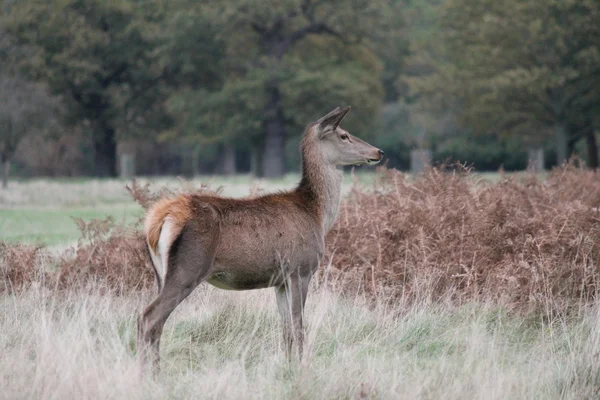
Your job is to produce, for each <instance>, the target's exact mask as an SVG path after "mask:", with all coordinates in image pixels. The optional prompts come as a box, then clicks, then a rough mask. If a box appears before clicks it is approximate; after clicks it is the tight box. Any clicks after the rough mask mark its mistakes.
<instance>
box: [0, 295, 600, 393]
mask: <svg viewBox="0 0 600 400" xmlns="http://www.w3.org/2000/svg"><path fill="white" fill-rule="evenodd" d="M149 298H150V294H149V293H143V294H139V295H135V296H128V297H116V296H111V295H100V294H99V291H98V290H96V289H89V290H87V291H85V292H69V293H62V294H60V295H57V294H51V293H47V292H43V291H39V290H36V289H31V290H29V291H27V292H24V293H22V294H20V295H18V296H2V297H0V310H1V311H0V330H1V331H2V335H0V349H1V353H2V359H3V362H2V364H1V365H2V367H0V386H1V387H2V392H1V393H0V397H2V398H10V399H20V398H22V399H31V398H45V399H46V398H65V399H67V398H73V399H75V398H77V399H79V398H103V399H111V398H115V399H121V398H131V399H142V398H143V399H154V398H156V399H165V398H177V399H180V398H183V399H184V398H198V397H200V398H303V399H354V398H381V399H386V398H408V399H412V398H420V399H440V398H443V399H465V398H469V399H508V398H510V399H532V398H539V399H542V398H543V399H557V398H565V399H576V398H593V397H595V396H596V395H597V393H598V392H597V390H598V386H597V384H598V383H600V382H598V373H597V360H596V357H597V352H598V351H599V350H600V347H599V344H598V334H600V330H599V329H600V324H599V318H598V317H599V316H600V314H599V309H598V308H596V307H590V308H585V309H583V308H582V309H581V312H580V314H579V315H578V316H577V317H574V318H573V319H572V320H566V319H554V320H551V321H546V320H544V319H542V318H536V317H519V316H517V315H514V314H512V313H509V312H507V311H506V310H504V309H503V308H501V307H499V306H494V305H485V304H469V305H466V306H463V307H460V308H449V307H445V306H433V305H425V304H422V305H413V306H411V307H406V305H403V304H398V303H396V304H392V305H390V304H389V303H385V302H378V303H377V304H375V305H373V304H367V303H366V302H365V301H364V300H363V299H361V298H352V299H347V298H346V299H343V298H340V297H338V296H337V295H335V294H333V293H331V292H329V291H328V290H326V289H324V288H313V289H312V291H311V294H310V296H309V298H308V303H307V311H306V317H307V324H308V327H307V348H306V354H305V358H304V360H303V362H302V363H301V364H298V363H292V364H288V363H287V361H286V360H285V357H284V355H283V351H282V349H281V348H280V341H281V338H280V336H281V332H280V326H279V324H280V322H279V316H278V314H277V312H276V306H275V299H274V294H273V293H272V291H270V290H260V291H252V292H240V293H235V292H227V291H221V290H218V289H214V288H212V287H207V286H201V287H200V288H199V289H197V290H196V292H195V293H194V294H193V295H192V296H191V297H190V298H189V299H188V300H186V301H185V302H184V303H183V304H182V305H181V306H180V307H179V308H178V309H177V310H176V312H175V313H174V315H173V316H172V317H171V319H170V320H169V322H168V323H167V326H166V327H165V331H164V333H163V338H162V352H161V355H162V366H163V370H162V372H161V375H160V376H159V377H158V379H157V380H151V379H150V378H149V377H140V375H139V371H138V369H137V364H136V360H135V314H136V312H137V311H138V310H140V309H141V308H142V307H143V305H145V304H146V303H147V302H148V300H149ZM590 378H594V379H595V380H594V379H590Z"/></svg>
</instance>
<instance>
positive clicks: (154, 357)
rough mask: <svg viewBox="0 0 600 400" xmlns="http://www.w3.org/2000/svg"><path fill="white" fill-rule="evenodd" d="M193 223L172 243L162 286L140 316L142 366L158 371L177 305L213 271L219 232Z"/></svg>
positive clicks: (138, 337) (139, 332)
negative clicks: (166, 327)
mask: <svg viewBox="0 0 600 400" xmlns="http://www.w3.org/2000/svg"><path fill="white" fill-rule="evenodd" d="M194 225H195V223H193V222H189V223H188V224H187V225H186V226H185V227H184V229H183V230H182V232H181V234H180V235H179V237H178V238H177V239H175V241H174V242H173V243H172V245H171V247H170V250H169V255H168V261H169V262H168V270H167V274H166V276H165V278H164V282H163V284H162V288H161V290H160V292H159V294H158V296H157V297H156V299H154V301H152V303H150V305H148V307H146V309H145V310H144V311H143V312H142V313H141V314H140V315H139V317H138V336H137V343H138V345H137V348H138V357H139V361H140V363H141V366H142V368H144V366H145V365H146V364H147V363H148V362H149V361H151V362H152V366H153V370H154V372H155V373H156V372H158V367H159V361H160V359H159V348H160V337H161V335H162V330H163V327H164V325H165V322H166V321H167V319H168V318H169V315H171V313H172V312H173V310H175V308H176V307H177V306H178V305H179V304H180V303H181V302H182V301H183V300H184V299H185V298H186V297H187V296H189V294H190V293H192V291H193V290H194V289H195V288H196V287H197V286H198V285H199V284H200V283H202V282H203V281H204V280H205V279H206V278H207V277H208V275H209V274H210V273H211V269H212V263H213V260H214V252H215V242H216V234H215V233H211V232H210V231H207V230H206V229H204V230H200V229H198V227H197V226H194Z"/></svg>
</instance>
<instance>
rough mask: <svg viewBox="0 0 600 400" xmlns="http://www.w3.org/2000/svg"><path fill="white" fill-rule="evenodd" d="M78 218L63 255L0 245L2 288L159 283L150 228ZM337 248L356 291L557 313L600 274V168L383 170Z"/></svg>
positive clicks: (329, 271)
mask: <svg viewBox="0 0 600 400" xmlns="http://www.w3.org/2000/svg"><path fill="white" fill-rule="evenodd" d="M183 190H184V191H188V192H189V191H191V190H192V189H191V188H184V189H183ZM194 191H200V192H203V193H206V191H207V188H206V187H202V188H200V189H196V190H194ZM131 193H132V195H133V197H134V198H135V199H136V200H137V201H138V202H139V203H140V204H142V205H143V206H144V207H145V208H147V207H148V206H149V205H150V204H152V202H153V201H155V200H156V199H157V198H158V197H159V196H161V195H166V194H167V193H168V192H165V191H160V192H159V193H158V194H157V193H153V192H151V191H150V190H149V188H148V187H147V186H145V187H140V186H138V185H136V184H134V185H133V186H132V187H131ZM212 193H216V192H212ZM76 222H77V223H78V224H79V227H80V229H81V232H82V238H81V240H80V241H79V244H78V245H77V246H76V247H75V248H74V249H72V250H70V251H69V252H66V253H64V254H62V255H59V256H52V255H50V254H49V253H48V252H47V251H45V250H44V249H41V248H39V247H31V246H24V245H8V244H0V267H1V268H2V269H1V273H2V275H1V276H0V291H2V290H15V289H18V288H19V287H22V286H23V285H27V284H28V283H29V282H31V281H33V280H36V281H40V280H43V281H44V282H46V283H45V284H46V286H49V287H50V286H51V287H58V288H70V287H73V286H81V285H86V284H88V283H89V282H102V283H104V284H106V287H107V288H108V289H110V290H114V291H117V292H122V291H124V290H136V289H140V288H146V287H150V286H152V285H153V281H154V277H153V273H152V268H151V265H150V261H149V257H148V254H147V251H146V247H145V243H144V238H143V237H142V235H141V233H140V232H139V230H137V229H133V228H131V229H122V228H118V227H115V226H114V224H113V223H112V220H111V219H107V220H105V221H91V222H87V223H86V222H83V221H81V220H77V221H76ZM327 243H328V254H326V256H325V260H324V263H323V264H324V266H325V267H324V268H322V270H321V272H320V273H319V277H320V278H321V281H324V280H327V281H328V282H333V283H334V284H335V285H337V287H338V288H339V290H341V291H346V292H349V293H356V292H362V293H366V294H369V295H374V296H378V295H382V294H385V295H386V296H390V295H391V296H393V297H397V296H402V297H404V298H405V299H408V300H411V299H417V298H420V299H422V298H425V299H430V300H440V299H445V300H452V301H454V302H464V301H471V300H489V299H492V300H500V301H504V302H507V303H510V304H514V305H526V306H539V305H543V306H545V307H551V308H555V307H560V306H562V305H564V304H567V303H572V300H577V301H579V300H581V301H588V300H592V299H594V298H595V296H596V295H597V293H598V284H599V279H600V270H599V265H600V247H599V246H600V173H599V172H597V171H590V170H584V169H579V168H576V167H574V166H572V165H570V166H566V167H564V168H561V169H556V170H554V171H553V172H552V173H550V175H549V176H548V177H547V178H546V179H543V180H541V179H539V178H537V177H536V176H534V175H525V176H521V177H520V178H517V177H504V178H503V179H502V180H501V181H500V182H498V183H490V182H487V181H485V182H484V181H478V180H477V177H476V175H472V174H470V173H469V171H468V170H465V169H462V170H461V169H459V168H454V169H453V172H444V171H441V170H439V169H432V170H429V171H427V172H426V173H424V174H423V175H421V176H418V177H416V178H415V179H411V178H410V177H409V176H407V175H404V174H402V173H400V172H398V171H396V170H385V169H382V170H381V171H380V174H379V177H378V179H377V183H376V184H375V185H374V187H373V189H372V190H363V189H359V188H358V187H355V188H354V189H353V190H352V192H351V193H350V195H349V196H348V197H347V198H346V199H345V200H344V201H343V203H342V205H341V211H340V215H339V218H338V222H337V224H336V225H335V226H334V228H333V230H332V231H331V232H330V234H329V236H328V239H327ZM40 260H42V261H43V263H45V265H46V267H45V268H40V267H39V265H40V263H41V262H42V261H40ZM44 260H45V261H44ZM48 266H50V267H48Z"/></svg>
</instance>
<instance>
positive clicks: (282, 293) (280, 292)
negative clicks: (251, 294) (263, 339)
mask: <svg viewBox="0 0 600 400" xmlns="http://www.w3.org/2000/svg"><path fill="white" fill-rule="evenodd" d="M310 278H311V277H310V276H306V277H300V276H298V275H297V274H293V275H291V276H290V277H288V278H287V279H286V280H285V283H284V284H283V285H281V286H279V287H278V288H276V295H277V307H278V308H279V314H280V315H281V320H282V322H283V344H284V347H285V352H286V355H287V358H288V360H290V361H291V360H292V358H293V357H294V353H295V356H296V358H298V359H301V358H302V350H303V346H304V327H303V317H304V304H305V303H306V295H307V293H308V285H309V283H310Z"/></svg>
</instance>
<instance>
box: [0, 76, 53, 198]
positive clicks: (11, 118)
mask: <svg viewBox="0 0 600 400" xmlns="http://www.w3.org/2000/svg"><path fill="white" fill-rule="evenodd" d="M0 98H2V99H3V102H2V107H0V160H1V161H2V162H3V163H4V173H3V181H2V182H3V186H4V187H6V185H7V179H8V168H9V163H10V161H11V160H12V159H13V156H14V154H15V151H16V150H17V147H18V145H19V143H21V141H22V140H23V139H24V138H25V137H26V136H27V135H31V134H36V133H37V134H41V133H48V132H50V131H52V130H56V129H58V115H57V114H58V104H57V102H56V100H55V99H54V98H52V97H51V96H49V95H48V94H47V93H46V91H44V90H43V89H42V88H40V87H39V85H35V84H33V83H30V82H27V81H25V80H23V79H22V78H20V77H18V76H11V75H7V74H2V73H0Z"/></svg>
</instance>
